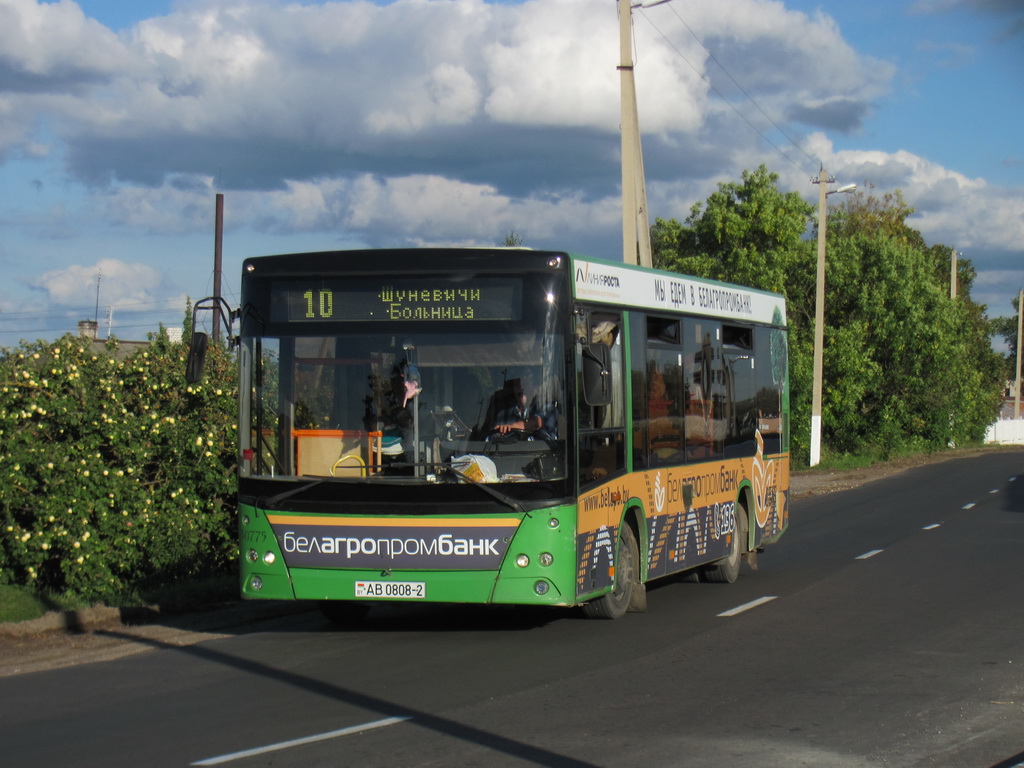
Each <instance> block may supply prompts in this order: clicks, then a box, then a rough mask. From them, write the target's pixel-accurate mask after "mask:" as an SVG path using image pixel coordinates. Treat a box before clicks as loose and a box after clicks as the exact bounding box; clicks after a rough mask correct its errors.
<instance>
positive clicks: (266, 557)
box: [263, 552, 277, 565]
mask: <svg viewBox="0 0 1024 768" xmlns="http://www.w3.org/2000/svg"><path fill="white" fill-rule="evenodd" d="M275 560H277V557H276V556H275V555H274V553H273V552H267V554H265V555H264V556H263V562H264V563H266V564H267V565H273V564H274V561H275Z"/></svg>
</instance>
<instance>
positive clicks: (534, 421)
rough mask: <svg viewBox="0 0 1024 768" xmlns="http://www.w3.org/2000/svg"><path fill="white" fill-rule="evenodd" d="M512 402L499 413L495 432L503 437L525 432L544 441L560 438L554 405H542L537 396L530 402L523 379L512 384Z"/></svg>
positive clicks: (513, 381)
mask: <svg viewBox="0 0 1024 768" xmlns="http://www.w3.org/2000/svg"><path fill="white" fill-rule="evenodd" d="M510 384H511V391H512V402H511V404H510V405H509V406H508V407H507V408H504V409H502V410H501V411H498V413H497V414H495V418H494V430H495V431H496V432H498V433H499V434H501V435H507V434H509V433H510V432H524V433H526V434H527V435H530V436H531V437H532V436H536V437H539V438H541V439H543V440H555V439H556V438H557V437H558V413H557V410H556V408H555V404H554V403H540V402H539V401H538V399H537V395H536V394H534V396H533V399H532V400H529V399H528V398H527V396H526V388H525V387H524V386H523V380H522V379H513V380H512V381H511V382H510Z"/></svg>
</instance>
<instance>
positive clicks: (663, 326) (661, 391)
mask: <svg viewBox="0 0 1024 768" xmlns="http://www.w3.org/2000/svg"><path fill="white" fill-rule="evenodd" d="M680 333H681V326H680V321H679V319H678V318H662V317H648V318H647V334H646V336H647V337H646V339H645V345H644V346H642V347H640V349H639V350H638V352H639V353H640V354H643V350H644V349H645V348H646V360H647V366H648V368H647V419H648V421H647V427H648V441H649V442H648V454H649V457H650V463H651V466H664V465H668V464H680V463H682V462H684V461H685V460H686V458H685V454H684V451H683V447H684V446H683V439H684V435H683V405H682V403H683V402H684V401H683V398H682V394H683V370H682V360H683V354H682V352H683V350H682V346H681V338H680Z"/></svg>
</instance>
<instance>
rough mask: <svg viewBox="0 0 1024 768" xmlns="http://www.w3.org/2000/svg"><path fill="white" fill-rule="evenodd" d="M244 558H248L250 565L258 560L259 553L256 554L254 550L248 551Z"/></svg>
mask: <svg viewBox="0 0 1024 768" xmlns="http://www.w3.org/2000/svg"><path fill="white" fill-rule="evenodd" d="M245 556H246V557H248V558H249V562H250V563H255V562H256V561H257V560H259V559H260V553H259V552H257V551H256V550H255V549H250V550H249V551H248V552H246V553H245Z"/></svg>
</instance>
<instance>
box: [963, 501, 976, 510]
mask: <svg viewBox="0 0 1024 768" xmlns="http://www.w3.org/2000/svg"><path fill="white" fill-rule="evenodd" d="M963 508H964V509H973V508H974V502H973V501H972V502H971V503H970V504H964V506H963Z"/></svg>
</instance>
